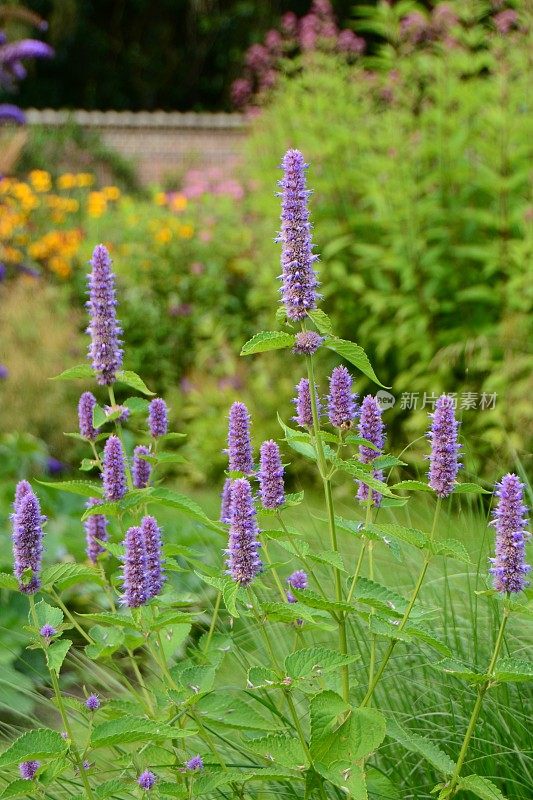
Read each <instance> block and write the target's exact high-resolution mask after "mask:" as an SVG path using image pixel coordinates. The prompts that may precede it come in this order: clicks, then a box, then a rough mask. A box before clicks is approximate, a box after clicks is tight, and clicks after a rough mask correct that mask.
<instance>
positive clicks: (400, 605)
mask: <svg viewBox="0 0 533 800" xmlns="http://www.w3.org/2000/svg"><path fill="white" fill-rule="evenodd" d="M353 599H354V602H356V603H364V604H365V605H370V606H372V607H373V608H377V609H379V610H380V611H383V612H385V614H392V615H394V616H395V617H401V616H402V615H403V613H404V611H405V610H406V609H407V606H408V602H407V600H406V599H405V598H404V597H402V596H401V595H400V594H398V593H397V592H394V591H393V590H392V589H389V588H388V587H387V586H383V585H382V584H381V583H377V582H376V581H371V580H370V579H369V578H358V579H357V583H356V585H355V591H354V595H353ZM413 611H414V609H413ZM411 613H413V612H411ZM415 616H416V614H415Z"/></svg>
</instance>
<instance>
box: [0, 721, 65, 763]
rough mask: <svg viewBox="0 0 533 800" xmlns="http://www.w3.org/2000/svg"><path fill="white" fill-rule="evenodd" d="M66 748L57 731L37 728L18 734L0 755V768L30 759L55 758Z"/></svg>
mask: <svg viewBox="0 0 533 800" xmlns="http://www.w3.org/2000/svg"><path fill="white" fill-rule="evenodd" d="M66 750H67V743H66V742H65V740H64V739H62V738H61V735H60V734H59V733H58V732H57V731H53V730H51V729H50V728H37V729H36V730H34V731H28V732H27V733H23V734H22V736H19V738H18V739H16V740H15V741H14V742H13V744H12V745H10V747H8V748H7V750H4V752H3V753H2V754H1V755H0V769H3V768H4V767H7V766H9V765H10V764H19V763H20V762H21V761H29V760H31V759H43V758H57V757H59V756H62V755H63V754H64V753H65V752H66Z"/></svg>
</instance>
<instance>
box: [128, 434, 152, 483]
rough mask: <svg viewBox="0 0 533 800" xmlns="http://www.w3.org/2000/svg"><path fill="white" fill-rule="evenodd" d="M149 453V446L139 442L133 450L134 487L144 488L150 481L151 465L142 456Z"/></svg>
mask: <svg viewBox="0 0 533 800" xmlns="http://www.w3.org/2000/svg"><path fill="white" fill-rule="evenodd" d="M149 455H150V448H149V447H146V446H145V445H144V444H139V445H137V447H136V448H135V450H134V451H133V466H132V470H131V472H132V479H133V486H134V487H135V489H145V488H146V487H147V486H148V484H149V482H150V475H151V474H152V465H151V464H150V462H149V461H147V460H146V459H145V458H143V456H149Z"/></svg>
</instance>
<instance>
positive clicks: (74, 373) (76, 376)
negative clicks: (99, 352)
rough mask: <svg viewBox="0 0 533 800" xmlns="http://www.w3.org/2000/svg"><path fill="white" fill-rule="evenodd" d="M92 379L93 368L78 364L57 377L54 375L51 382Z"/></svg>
mask: <svg viewBox="0 0 533 800" xmlns="http://www.w3.org/2000/svg"><path fill="white" fill-rule="evenodd" d="M91 378H93V379H94V372H93V368H92V367H91V366H90V365H89V364H78V366H77V367H70V368H69V369H66V370H65V371H64V372H61V373H60V374H59V375H54V377H53V378H52V379H51V380H53V381H72V380H80V379H83V380H87V379H91Z"/></svg>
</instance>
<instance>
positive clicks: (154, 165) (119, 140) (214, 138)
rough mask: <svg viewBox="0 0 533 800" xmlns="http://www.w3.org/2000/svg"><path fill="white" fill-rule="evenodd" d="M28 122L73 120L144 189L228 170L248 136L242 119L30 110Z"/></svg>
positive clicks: (55, 124) (52, 124)
mask: <svg viewBox="0 0 533 800" xmlns="http://www.w3.org/2000/svg"><path fill="white" fill-rule="evenodd" d="M26 116H27V120H28V124H29V125H44V126H50V127H58V126H61V125H64V124H65V123H67V122H68V121H69V120H73V121H74V122H76V123H77V124H78V125H81V126H82V127H87V128H90V129H92V130H95V131H97V132H98V133H99V134H100V135H101V137H102V140H103V141H104V142H105V144H106V145H108V146H109V147H112V148H114V149H116V150H117V151H118V152H119V153H121V155H123V156H125V157H126V158H129V159H131V160H133V162H134V163H135V165H136V168H137V171H138V174H139V178H140V180H141V181H142V182H143V183H145V184H149V183H156V182H158V181H160V180H161V179H162V178H163V177H164V176H165V175H168V174H169V173H175V172H180V171H182V170H183V169H184V168H186V167H188V166H190V165H201V166H215V165H216V166H224V165H226V166H231V165H232V164H233V163H234V162H235V161H236V160H238V158H239V156H240V154H241V152H242V147H243V142H244V138H245V136H246V123H245V121H244V118H243V117H242V115H240V114H195V113H192V112H187V113H180V112H168V113H167V112H164V111H154V112H147V111H141V112H137V113H135V112H130V111H55V110H51V109H43V110H36V109H29V110H27V111H26Z"/></svg>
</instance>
